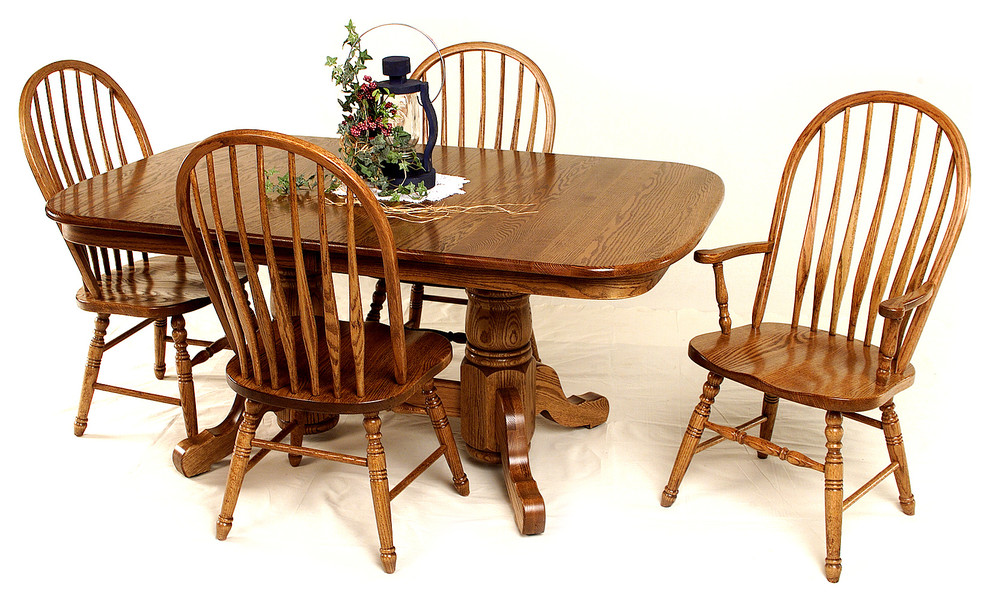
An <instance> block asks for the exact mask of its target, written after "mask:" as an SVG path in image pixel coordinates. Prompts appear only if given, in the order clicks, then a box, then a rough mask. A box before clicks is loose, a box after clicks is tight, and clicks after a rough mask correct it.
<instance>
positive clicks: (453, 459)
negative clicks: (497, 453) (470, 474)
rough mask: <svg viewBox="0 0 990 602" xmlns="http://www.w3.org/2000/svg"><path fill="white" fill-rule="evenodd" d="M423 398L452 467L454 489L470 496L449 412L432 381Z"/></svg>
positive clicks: (448, 464)
mask: <svg viewBox="0 0 990 602" xmlns="http://www.w3.org/2000/svg"><path fill="white" fill-rule="evenodd" d="M423 396H424V397H425V398H426V413H427V414H429V416H430V422H431V423H432V424H433V431H434V432H435V433H436V435H437V441H439V442H440V445H442V446H444V452H443V455H444V457H445V458H446V459H447V466H448V467H450V474H451V475H452V476H453V479H454V489H456V490H457V493H459V494H461V495H468V494H469V493H470V492H471V485H470V483H468V478H467V475H466V474H464V467H463V466H462V465H461V456H460V453H458V451H457V443H456V442H455V441H454V433H452V432H451V430H450V422H449V421H448V420H447V411H446V410H445V409H444V407H443V403H442V402H441V401H440V396H439V395H437V390H436V386H435V385H434V383H433V381H432V380H431V381H430V382H429V383H427V384H426V385H425V386H424V387H423Z"/></svg>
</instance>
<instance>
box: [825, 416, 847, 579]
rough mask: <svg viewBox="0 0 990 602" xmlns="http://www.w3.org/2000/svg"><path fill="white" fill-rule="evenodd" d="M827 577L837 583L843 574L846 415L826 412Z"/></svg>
mask: <svg viewBox="0 0 990 602" xmlns="http://www.w3.org/2000/svg"><path fill="white" fill-rule="evenodd" d="M825 425H826V426H825V440H826V444H825V447H826V449H827V450H828V451H827V452H826V454H825V577H826V578H827V579H828V580H829V581H830V582H831V583H835V582H836V581H838V580H839V573H840V572H841V571H842V558H841V557H840V556H839V551H840V549H841V545H842V500H843V496H842V474H843V471H842V414H841V413H839V412H834V411H828V412H826V413H825Z"/></svg>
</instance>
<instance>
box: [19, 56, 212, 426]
mask: <svg viewBox="0 0 990 602" xmlns="http://www.w3.org/2000/svg"><path fill="white" fill-rule="evenodd" d="M20 127H21V141H22V142H23V144H24V153H25V155H26V156H27V160H28V164H29V165H30V166H31V171H32V172H33V173H34V177H35V180H36V181H37V182H38V187H39V188H40V189H41V193H42V196H43V197H44V198H45V200H46V201H47V200H49V199H51V198H52V197H53V196H54V195H55V194H56V193H58V192H59V191H61V190H64V189H66V188H68V187H71V186H74V185H76V184H78V183H80V182H83V181H86V180H89V179H91V178H95V177H98V176H100V175H101V174H105V173H107V172H109V171H111V170H113V169H115V168H118V167H121V166H123V165H125V164H127V163H128V161H129V160H135V159H142V158H145V157H148V156H149V155H151V153H152V150H151V143H150V142H149V141H148V134H147V132H146V131H145V128H144V125H143V124H142V123H141V118H140V117H139V116H138V113H137V110H136V109H135V108H134V105H133V104H132V103H131V100H130V99H129V98H128V97H127V94H125V93H124V91H123V89H121V87H120V86H119V85H118V84H117V82H115V81H114V80H113V79H112V78H111V77H110V76H109V75H107V74H106V73H105V72H104V71H102V70H101V69H99V68H98V67H95V66H93V65H90V64H88V63H84V62H82V61H74V60H66V61H58V62H55V63H51V64H50V65H47V66H45V67H42V68H41V69H39V70H38V71H37V72H35V74H34V75H32V76H31V77H30V78H29V79H28V81H27V83H26V84H25V86H24V90H23V92H22V93H21V100H20ZM65 244H66V245H67V247H68V249H69V253H70V254H71V255H72V259H73V260H74V261H75V264H76V266H77V267H78V268H79V273H80V275H81V276H82V282H83V286H82V288H81V289H79V292H78V293H76V303H77V304H78V306H79V307H80V308H82V309H83V310H85V311H88V312H92V313H95V314H96V328H95V331H94V333H93V339H92V342H91V343H90V346H89V354H88V357H87V359H86V370H85V374H84V376H83V385H82V392H81V393H80V396H79V411H78V413H77V415H76V420H75V434H76V435H77V436H81V435H82V434H83V433H84V431H85V430H86V426H87V423H88V420H89V418H88V417H89V409H90V404H91V403H92V401H93V394H94V391H96V390H100V391H106V392H109V393H116V394H122V395H129V396H132V397H140V398H143V399H149V400H152V401H159V402H164V403H169V404H174V405H178V406H180V407H181V408H182V415H183V419H184V422H185V430H186V434H187V436H192V435H195V434H196V433H197V432H198V431H199V428H198V425H197V418H196V395H195V390H194V387H193V379H192V367H193V366H194V365H196V364H199V363H201V362H203V361H206V360H207V359H209V358H210V357H211V356H212V355H213V354H214V353H216V352H217V351H219V350H221V349H224V348H226V341H225V339H220V340H218V341H214V342H209V341H201V340H195V339H190V338H187V336H186V327H185V317H184V315H185V314H188V313H189V312H191V311H194V310H197V309H200V308H203V307H206V306H207V305H209V304H210V298H209V294H208V293H207V290H206V288H205V286H204V285H203V281H202V279H201V278H200V276H199V272H197V270H196V267H195V265H194V264H193V262H192V261H191V260H189V259H187V258H184V257H175V256H167V255H157V256H151V257H149V256H148V254H147V253H140V254H137V256H135V254H134V253H132V252H130V251H120V250H118V249H114V248H113V241H112V240H107V241H106V245H105V246H99V247H97V246H87V245H81V244H77V243H74V242H72V241H70V240H65ZM112 315H113V316H128V317H132V318H137V319H139V320H140V321H139V322H138V323H137V324H136V325H135V326H133V327H132V328H130V329H128V330H126V331H125V332H123V333H122V334H120V335H118V336H117V337H116V338H114V339H113V340H111V341H106V335H107V329H108V327H109V324H110V316H112ZM168 320H171V326H172V334H171V336H168V335H167V334H166V323H167V321H168ZM151 324H153V325H154V374H155V377H156V378H158V379H163V378H164V377H165V347H166V343H167V342H172V343H173V345H174V347H175V363H176V372H177V373H178V383H179V395H178V397H170V396H165V395H159V394H156V393H150V392H146V391H139V390H135V389H131V388H126V387H121V386H116V385H110V384H105V383H101V382H98V380H97V379H98V377H99V373H100V366H101V363H102V360H103V355H104V353H105V352H106V351H107V350H109V349H110V348H112V347H114V346H115V345H116V344H118V343H120V342H121V341H123V340H125V339H127V338H128V337H130V336H131V335H133V334H134V333H136V332H138V331H139V330H141V329H143V328H144V327H145V326H148V325H151ZM188 345H198V346H202V347H205V349H203V350H202V351H201V352H200V353H198V354H197V355H196V357H195V358H192V359H190V356H189V351H188Z"/></svg>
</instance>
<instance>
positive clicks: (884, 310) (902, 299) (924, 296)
mask: <svg viewBox="0 0 990 602" xmlns="http://www.w3.org/2000/svg"><path fill="white" fill-rule="evenodd" d="M934 294H935V293H934V290H932V283H931V282H926V283H924V284H922V285H921V286H920V287H918V288H916V289H914V290H913V291H908V292H906V293H904V294H903V295H900V296H898V297H891V298H890V299H887V300H886V301H883V302H882V303H880V308H879V312H880V315H881V316H883V317H885V318H888V319H890V320H903V319H904V316H906V315H907V314H908V312H910V311H911V310H913V309H915V308H916V307H918V306H919V305H923V304H925V303H927V302H928V301H929V300H930V299H931V298H932V295H934Z"/></svg>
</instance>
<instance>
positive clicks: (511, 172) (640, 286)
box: [46, 136, 724, 534]
mask: <svg viewBox="0 0 990 602" xmlns="http://www.w3.org/2000/svg"><path fill="white" fill-rule="evenodd" d="M302 137H303V138H304V139H307V140H309V141H311V142H314V143H316V144H319V145H321V146H323V147H324V148H327V149H329V150H331V151H334V152H337V151H338V150H339V147H338V143H337V140H336V139H334V138H328V137H312V136H308V137H307V136H302ZM194 144H195V143H192V144H188V145H184V146H180V147H177V148H174V149H171V150H167V151H164V152H160V153H156V154H153V155H151V156H149V157H147V158H145V159H142V160H138V161H134V162H132V163H129V164H126V165H124V166H123V167H120V168H118V169H115V170H112V171H109V172H107V173H104V174H101V175H97V176H94V177H92V178H90V179H88V180H85V181H82V182H80V183H78V184H76V185H74V186H70V187H68V188H66V189H65V190H63V191H61V192H59V193H58V194H56V195H55V196H54V197H52V199H51V200H49V201H48V203H47V209H46V210H47V214H48V216H49V217H50V218H51V219H53V220H55V221H56V222H57V223H58V224H59V226H60V229H61V232H62V235H63V237H64V238H65V239H66V240H67V241H68V242H70V243H76V244H82V245H99V246H103V247H109V248H116V249H121V250H131V251H144V252H150V253H167V254H173V255H179V256H189V255H190V252H189V249H188V247H187V246H186V241H185V239H184V237H183V234H182V230H181V228H180V226H179V219H178V215H177V212H176V208H175V177H176V174H177V172H178V168H179V165H180V163H181V162H182V161H183V159H184V158H185V156H186V154H187V153H188V151H189V150H190V149H191V148H192V147H193V146H194ZM433 163H434V166H435V167H436V169H437V172H438V173H440V174H448V175H456V176H460V177H462V178H464V179H465V180H466V182H465V183H464V185H463V190H462V194H456V195H454V196H451V197H449V198H447V199H444V200H442V201H439V202H437V206H438V207H441V208H442V207H444V206H445V205H446V206H456V207H458V208H459V210H458V211H449V212H439V213H438V217H437V219H432V220H429V221H425V222H423V221H412V220H404V219H390V224H391V227H392V230H393V234H394V237H395V245H396V252H397V255H398V265H399V273H400V275H401V277H402V279H403V281H406V282H416V283H422V284H425V285H435V286H445V287H456V288H458V289H465V290H466V293H467V310H466V314H465V316H466V317H465V324H464V334H465V336H466V343H465V348H464V357H463V360H462V362H461V365H460V378H459V380H443V379H438V381H437V391H438V392H439V394H440V396H441V398H442V399H443V400H444V402H445V405H446V406H447V409H448V414H450V415H451V416H459V417H460V432H461V437H462V439H463V441H464V444H465V446H466V451H467V453H468V454H469V455H470V456H471V457H473V458H475V459H477V460H479V461H481V462H484V463H490V464H501V467H502V472H503V474H504V479H505V485H506V491H507V492H508V497H509V501H510V504H511V507H512V510H513V514H514V517H515V522H516V526H517V528H518V530H519V532H520V533H523V534H535V533H541V532H543V530H544V528H545V522H546V506H545V502H544V499H543V496H542V494H541V493H540V491H539V487H538V485H537V482H536V480H535V479H534V476H533V470H532V467H531V462H530V442H531V441H532V438H533V433H534V430H535V428H536V423H537V416H543V417H544V418H546V419H549V420H552V421H554V422H557V423H559V424H561V425H564V426H571V427H594V426H597V425H600V424H602V423H604V422H605V421H606V419H607V417H608V403H609V402H608V400H607V399H606V398H605V397H604V396H602V395H598V394H596V393H590V392H589V393H584V394H581V395H570V396H568V395H566V394H565V393H564V390H563V387H562V385H561V382H560V378H559V376H558V374H557V373H556V371H555V370H554V369H553V368H552V367H551V366H549V365H548V364H546V363H544V362H543V361H542V360H541V358H540V357H539V353H538V350H537V346H536V342H537V339H536V337H535V336H534V324H533V318H532V312H531V308H530V296H531V295H542V296H550V297H564V298H575V299H599V300H609V299H623V298H629V297H634V296H637V295H641V294H643V293H646V292H647V291H649V290H651V289H652V288H653V287H654V286H655V285H657V283H658V282H659V281H660V279H661V277H662V276H663V275H664V274H665V273H666V271H667V269H668V268H669V267H670V266H671V265H672V264H673V263H675V262H676V261H678V260H679V259H681V258H683V257H684V256H685V255H687V254H688V253H690V252H691V250H692V249H693V248H694V247H695V246H696V245H697V244H698V242H699V241H700V240H701V238H702V236H703V235H704V233H705V231H706V229H707V228H708V226H709V224H710V223H711V221H712V219H713V218H714V216H715V214H716V212H717V211H718V208H719V206H720V204H721V202H722V198H723V195H724V185H723V182H722V180H721V179H720V178H719V176H718V175H716V174H715V173H713V172H711V171H709V170H707V169H704V168H701V167H696V166H692V165H687V164H683V163H677V162H670V161H654V160H642V159H630V158H614V157H599V156H583V155H571V154H562V153H538V152H523V151H508V150H493V149H479V148H465V147H456V146H440V147H437V148H436V149H435V151H434V154H433ZM301 206H302V207H303V211H302V212H301V213H300V215H301V219H302V220H304V221H305V220H307V219H310V221H311V222H312V223H315V220H316V212H315V211H313V212H312V213H307V211H306V210H305V204H302V205H301ZM472 208H474V209H476V210H472ZM506 208H511V209H509V210H506ZM438 211H439V210H438ZM359 244H360V241H359ZM365 251H366V252H365V253H364V254H363V256H364V257H365V260H362V261H361V262H360V269H361V270H362V273H364V274H365V275H367V276H370V277H376V276H378V275H379V274H378V273H377V272H376V270H380V269H381V262H380V260H379V261H377V262H375V261H373V255H374V249H365ZM259 256H262V257H263V252H262V253H260V254H259ZM670 294H677V291H670ZM537 326H538V325H537ZM537 330H538V328H537ZM590 368H591V369H593V367H590ZM242 404H243V401H242V400H240V401H238V400H235V402H234V403H233V404H232V407H231V408H230V410H229V412H228V414H227V416H226V417H225V419H224V420H223V421H221V422H220V423H219V424H217V425H215V426H213V427H210V428H206V429H204V430H202V431H201V432H199V433H198V434H196V435H194V436H192V437H189V438H187V439H185V440H183V441H180V442H179V443H178V444H177V445H176V447H175V450H174V452H173V462H174V464H175V466H176V468H177V469H178V470H179V472H181V473H182V474H184V475H186V476H190V477H191V476H195V475H197V474H201V473H203V472H206V471H208V470H209V469H210V467H211V466H212V465H213V464H214V463H216V462H218V461H220V460H222V459H223V458H224V457H226V456H227V455H229V454H230V453H231V451H232V449H233V443H234V438H235V436H236V433H237V426H238V421H239V419H240V415H241V411H242V409H243V408H242ZM407 409H408V411H417V410H418V408H416V407H414V406H410V407H408V408H407Z"/></svg>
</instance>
